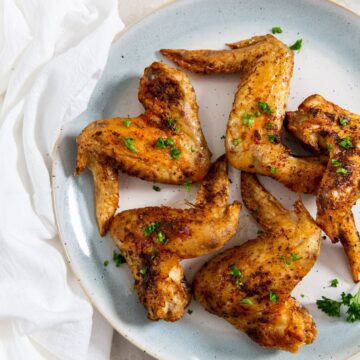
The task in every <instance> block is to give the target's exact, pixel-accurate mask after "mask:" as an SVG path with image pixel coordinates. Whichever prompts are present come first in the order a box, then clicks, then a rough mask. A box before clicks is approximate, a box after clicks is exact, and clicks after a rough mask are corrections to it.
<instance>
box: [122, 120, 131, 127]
mask: <svg viewBox="0 0 360 360" xmlns="http://www.w3.org/2000/svg"><path fill="white" fill-rule="evenodd" d="M123 125H124V126H125V127H129V126H130V125H131V120H124V121H123Z"/></svg>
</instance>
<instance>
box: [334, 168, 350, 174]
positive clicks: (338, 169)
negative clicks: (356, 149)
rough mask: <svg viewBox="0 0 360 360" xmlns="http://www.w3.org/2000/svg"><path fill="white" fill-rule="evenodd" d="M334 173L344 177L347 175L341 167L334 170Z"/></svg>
mask: <svg viewBox="0 0 360 360" xmlns="http://www.w3.org/2000/svg"><path fill="white" fill-rule="evenodd" d="M336 173H337V174H341V175H344V176H345V175H347V174H348V171H347V170H346V169H345V168H343V167H339V168H337V169H336Z"/></svg>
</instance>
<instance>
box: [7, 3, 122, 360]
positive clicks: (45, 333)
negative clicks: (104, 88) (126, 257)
mask: <svg viewBox="0 0 360 360" xmlns="http://www.w3.org/2000/svg"><path fill="white" fill-rule="evenodd" d="M117 6H118V4H117V1H116V0H16V1H15V0H2V2H1V1H0V174H1V175H0V359H10V360H13V359H14V360H22V359H26V360H29V359H30V360H31V359H43V358H50V359H52V358H54V359H106V358H108V357H109V353H110V346H111V337H112V329H111V327H110V326H109V325H108V324H107V323H106V322H105V320H104V319H103V318H102V317H101V316H100V315H98V314H96V313H95V314H94V315H93V310H92V306H91V305H90V303H89V301H88V299H87V298H86V297H85V295H84V294H83V292H82V290H81V289H80V286H79V285H78V283H77V282H76V281H75V280H74V278H73V277H72V275H71V274H69V269H68V268H67V266H66V264H65V257H64V256H63V251H62V248H61V246H60V241H59V239H58V235H57V228H56V225H55V220H54V212H53V205H52V198H51V185H50V173H49V171H50V167H51V153H52V150H53V146H54V143H55V141H56V138H57V136H58V134H59V130H60V128H61V126H62V124H64V123H65V122H67V121H70V120H72V119H73V118H74V117H76V116H77V115H78V114H79V113H81V112H82V111H83V110H84V109H85V108H86V106H87V102H88V100H89V97H90V94H91V93H92V91H93V88H94V86H95V84H96V81H97V80H98V78H99V76H100V74H101V71H102V70H103V68H104V66H105V63H106V60H107V57H108V52H109V49H110V45H111V42H112V40H113V38H114V36H115V35H116V34H117V33H118V32H119V31H120V30H121V29H122V28H123V24H122V22H121V20H120V18H119V16H118V8H117ZM94 323H96V326H94ZM92 328H93V329H94V328H96V331H93V333H92Z"/></svg>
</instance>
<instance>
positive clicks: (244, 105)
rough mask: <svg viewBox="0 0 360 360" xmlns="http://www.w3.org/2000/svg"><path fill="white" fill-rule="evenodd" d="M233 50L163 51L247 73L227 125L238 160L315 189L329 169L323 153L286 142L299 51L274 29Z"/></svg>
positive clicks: (180, 61) (233, 160)
mask: <svg viewBox="0 0 360 360" xmlns="http://www.w3.org/2000/svg"><path fill="white" fill-rule="evenodd" d="M229 46H230V48H231V50H218V51H214V50H170V49H163V50H161V53H162V54H163V55H164V56H166V57H167V58H168V59H170V60H172V61H173V62H175V63H176V64H177V65H179V66H181V67H183V68H185V69H188V70H190V71H193V72H198V73H204V74H212V73H232V72H236V71H241V72H242V73H243V75H242V79H241V83H240V85H239V88H238V90H237V92H236V95H235V100H234V104H233V107H232V111H231V113H230V116H229V121H228V125H227V131H226V140H225V146H226V155H227V157H228V159H229V162H230V164H231V165H232V166H234V167H235V168H237V169H240V170H244V171H247V172H252V173H259V174H263V175H267V176H271V177H273V178H275V179H277V180H279V181H280V182H282V183H283V184H284V185H286V186H287V187H289V188H290V189H292V190H293V191H296V192H306V193H314V192H315V191H316V190H317V187H318V185H319V183H320V180H321V177H322V175H323V172H324V169H325V167H324V165H323V164H322V161H321V159H319V158H317V157H308V158H298V157H295V156H293V155H291V153H290V151H289V149H287V148H286V147H285V146H284V145H283V144H281V143H280V135H281V130H282V126H283V120H284V117H285V110H286V105H287V101H288V97H289V88H290V80H291V76H292V72H293V62H294V55H293V52H292V51H291V50H290V49H289V48H288V46H286V45H285V44H283V43H282V42H281V41H279V40H278V39H276V38H275V37H273V36H272V35H265V36H255V37H253V38H251V39H249V40H244V41H240V42H237V43H233V44H229Z"/></svg>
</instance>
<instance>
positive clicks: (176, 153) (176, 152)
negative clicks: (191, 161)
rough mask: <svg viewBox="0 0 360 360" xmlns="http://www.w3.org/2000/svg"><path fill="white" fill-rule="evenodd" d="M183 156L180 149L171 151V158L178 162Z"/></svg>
mask: <svg viewBox="0 0 360 360" xmlns="http://www.w3.org/2000/svg"><path fill="white" fill-rule="evenodd" d="M180 154H181V150H180V149H179V148H171V149H170V156H171V157H172V158H173V159H175V160H177V159H178V158H179V156H180Z"/></svg>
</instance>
